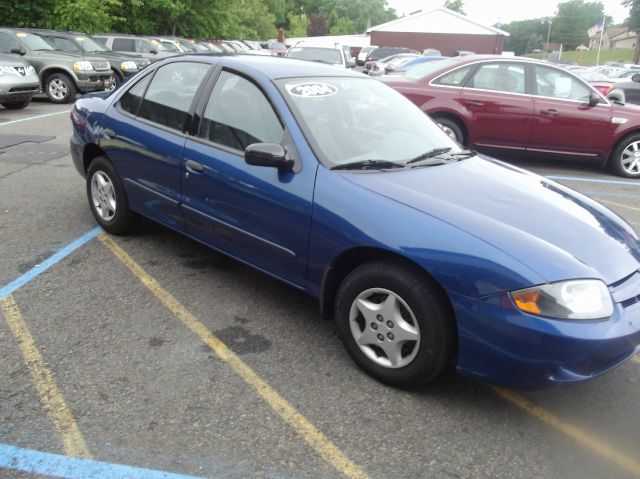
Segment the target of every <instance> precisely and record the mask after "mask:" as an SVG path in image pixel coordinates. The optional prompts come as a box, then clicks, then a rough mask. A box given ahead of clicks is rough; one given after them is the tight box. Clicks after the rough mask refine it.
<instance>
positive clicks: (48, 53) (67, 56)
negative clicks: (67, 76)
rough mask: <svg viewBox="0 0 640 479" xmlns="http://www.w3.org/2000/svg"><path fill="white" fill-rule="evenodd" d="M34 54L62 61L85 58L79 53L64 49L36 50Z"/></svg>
mask: <svg viewBox="0 0 640 479" xmlns="http://www.w3.org/2000/svg"><path fill="white" fill-rule="evenodd" d="M33 56H34V57H40V58H49V59H56V60H62V61H74V62H76V61H78V60H82V59H83V58H82V55H81V54H79V53H72V52H63V51H62V50H41V51H35V50H34V51H33Z"/></svg>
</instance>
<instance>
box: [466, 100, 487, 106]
mask: <svg viewBox="0 0 640 479" xmlns="http://www.w3.org/2000/svg"><path fill="white" fill-rule="evenodd" d="M467 104H468V105H473V106H484V102H483V101H480V100H467Z"/></svg>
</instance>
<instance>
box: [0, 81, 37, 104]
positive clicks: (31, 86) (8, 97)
mask: <svg viewBox="0 0 640 479" xmlns="http://www.w3.org/2000/svg"><path fill="white" fill-rule="evenodd" d="M37 93H40V82H39V80H38V78H37V77H34V78H29V79H24V78H19V77H17V78H14V77H11V78H10V79H7V80H6V81H2V79H1V78H0V101H2V102H7V101H23V100H28V99H30V98H31V97H32V96H33V95H35V94H37Z"/></svg>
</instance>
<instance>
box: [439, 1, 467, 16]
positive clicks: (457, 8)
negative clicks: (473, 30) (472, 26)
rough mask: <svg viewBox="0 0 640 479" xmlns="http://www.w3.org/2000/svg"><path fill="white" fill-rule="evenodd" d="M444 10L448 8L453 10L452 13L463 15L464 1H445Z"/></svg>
mask: <svg viewBox="0 0 640 479" xmlns="http://www.w3.org/2000/svg"><path fill="white" fill-rule="evenodd" d="M443 7H444V8H448V9H449V10H453V11H454V12H458V13H462V14H463V15H466V13H464V1H463V0H446V1H445V2H444V5H443Z"/></svg>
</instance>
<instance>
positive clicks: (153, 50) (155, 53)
mask: <svg viewBox="0 0 640 479" xmlns="http://www.w3.org/2000/svg"><path fill="white" fill-rule="evenodd" d="M149 53H151V54H152V55H157V54H158V50H156V49H155V48H154V49H152V50H149Z"/></svg>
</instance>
